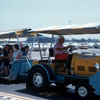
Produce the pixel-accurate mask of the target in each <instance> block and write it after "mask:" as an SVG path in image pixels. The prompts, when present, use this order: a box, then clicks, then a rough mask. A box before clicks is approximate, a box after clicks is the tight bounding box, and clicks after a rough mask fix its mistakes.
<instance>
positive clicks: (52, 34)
mask: <svg viewBox="0 0 100 100" xmlns="http://www.w3.org/2000/svg"><path fill="white" fill-rule="evenodd" d="M53 42H54V34H52V41H51V45H50V48H52V44H53Z"/></svg>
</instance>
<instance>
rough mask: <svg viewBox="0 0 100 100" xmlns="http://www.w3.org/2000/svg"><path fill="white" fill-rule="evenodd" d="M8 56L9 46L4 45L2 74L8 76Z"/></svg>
mask: <svg viewBox="0 0 100 100" xmlns="http://www.w3.org/2000/svg"><path fill="white" fill-rule="evenodd" d="M9 54H10V49H9V45H8V44H6V45H5V47H4V51H3V57H4V58H3V63H4V74H5V75H8V65H9V62H10V59H9Z"/></svg>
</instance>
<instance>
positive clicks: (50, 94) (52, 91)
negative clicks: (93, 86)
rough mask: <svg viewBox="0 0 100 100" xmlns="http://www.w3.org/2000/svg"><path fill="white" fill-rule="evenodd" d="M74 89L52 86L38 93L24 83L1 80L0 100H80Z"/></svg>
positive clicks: (70, 86) (99, 98)
mask: <svg viewBox="0 0 100 100" xmlns="http://www.w3.org/2000/svg"><path fill="white" fill-rule="evenodd" d="M74 89H75V87H74V86H72V85H69V86H67V87H66V89H59V88H57V87H56V85H55V84H52V85H51V86H50V88H49V89H48V90H47V91H43V92H36V91H34V90H27V89H26V84H25V83H24V82H12V83H9V82H7V81H6V82H5V81H1V80H0V100H79V99H80V98H78V97H77V96H76V95H75V91H74ZM94 98H95V99H96V100H100V97H99V96H94V97H93V100H94ZM91 100H92V99H91Z"/></svg>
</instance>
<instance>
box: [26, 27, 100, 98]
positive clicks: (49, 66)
mask: <svg viewBox="0 0 100 100" xmlns="http://www.w3.org/2000/svg"><path fill="white" fill-rule="evenodd" d="M32 32H33V33H37V34H38V33H45V34H52V37H54V35H72V34H74V35H79V34H97V33H100V27H87V28H74V29H56V30H42V31H32ZM37 40H38V44H39V48H40V42H39V38H38V35H37ZM51 45H52V43H51ZM51 47H52V46H51ZM74 49H75V48H72V49H71V50H69V51H70V52H69V56H68V59H69V60H68V64H67V65H66V62H65V61H61V60H55V59H53V58H52V57H51V56H53V49H52V48H50V49H49V56H48V57H47V59H45V60H44V57H43V56H42V53H41V49H40V57H41V59H40V60H33V66H32V67H31V69H30V70H29V72H28V78H27V83H26V87H27V88H29V89H33V90H37V91H42V90H45V89H47V88H48V86H49V85H50V84H51V83H55V84H56V85H57V86H58V87H62V88H63V87H66V86H67V85H69V84H72V85H74V86H75V93H76V94H77V95H78V96H80V97H82V98H87V97H91V96H92V95H93V94H94V93H95V94H96V95H100V86H99V84H100V72H99V69H100V67H99V66H100V65H99V64H100V56H97V55H96V54H87V53H82V54H77V53H73V52H72V51H73V50H74Z"/></svg>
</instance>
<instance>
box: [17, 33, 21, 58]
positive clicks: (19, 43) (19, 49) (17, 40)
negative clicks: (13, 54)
mask: <svg viewBox="0 0 100 100" xmlns="http://www.w3.org/2000/svg"><path fill="white" fill-rule="evenodd" d="M16 37H17V42H18V46H19V50H20V53H21V58H22V52H21V46H20V41H19V37H18V35H17V34H16Z"/></svg>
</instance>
